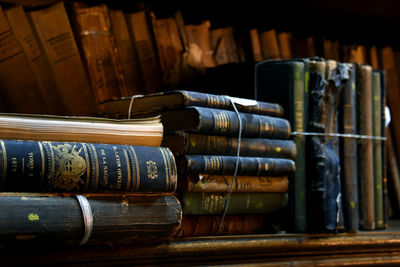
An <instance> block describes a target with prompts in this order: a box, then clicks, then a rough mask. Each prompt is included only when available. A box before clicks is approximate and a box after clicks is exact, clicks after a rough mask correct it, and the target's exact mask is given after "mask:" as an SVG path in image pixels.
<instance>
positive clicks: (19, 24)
mask: <svg viewBox="0 0 400 267" xmlns="http://www.w3.org/2000/svg"><path fill="white" fill-rule="evenodd" d="M4 13H5V14H6V16H7V20H8V23H9V24H10V27H11V29H12V30H13V32H14V34H15V37H16V38H17V40H18V42H19V44H20V45H21V48H22V50H23V52H24V54H25V56H26V59H27V60H28V64H29V66H30V67H31V70H32V72H33V73H34V74H35V76H36V79H37V82H38V85H39V88H40V91H41V95H42V96H43V99H44V100H45V102H46V105H47V108H48V111H49V112H50V113H51V114H58V115H62V114H65V108H64V106H63V105H62V103H61V101H60V95H59V93H58V91H57V90H56V88H57V87H56V86H57V85H56V82H55V80H54V77H53V74H52V72H51V69H50V66H49V64H48V62H47V60H46V55H45V54H44V52H43V51H41V49H40V46H39V42H38V39H37V38H36V36H35V35H34V34H33V31H32V27H31V25H30V24H29V21H28V19H27V17H26V14H25V12H24V9H23V7H22V6H15V7H13V8H10V9H7V10H5V12H4ZM37 104H39V103H37ZM29 112H32V111H29Z"/></svg>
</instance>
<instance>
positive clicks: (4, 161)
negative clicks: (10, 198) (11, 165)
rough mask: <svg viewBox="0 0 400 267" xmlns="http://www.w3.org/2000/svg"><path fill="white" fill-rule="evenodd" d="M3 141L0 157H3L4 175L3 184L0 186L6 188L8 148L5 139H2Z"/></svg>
mask: <svg viewBox="0 0 400 267" xmlns="http://www.w3.org/2000/svg"><path fill="white" fill-rule="evenodd" d="M0 142H1V143H0V144H1V151H0V157H2V159H3V166H2V167H3V168H2V169H3V177H2V179H1V184H0V188H1V189H4V184H5V182H6V175H7V150H6V146H5V144H4V140H1V141H0Z"/></svg>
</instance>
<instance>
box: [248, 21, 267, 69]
mask: <svg viewBox="0 0 400 267" xmlns="http://www.w3.org/2000/svg"><path fill="white" fill-rule="evenodd" d="M249 34H250V41H251V51H252V53H253V60H254V62H259V61H262V60H263V59H264V58H263V55H262V52H261V43H260V36H259V35H258V31H257V29H251V30H250V31H249Z"/></svg>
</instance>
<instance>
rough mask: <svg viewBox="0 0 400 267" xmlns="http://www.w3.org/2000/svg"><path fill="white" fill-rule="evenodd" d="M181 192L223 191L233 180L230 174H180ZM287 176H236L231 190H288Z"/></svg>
mask: <svg viewBox="0 0 400 267" xmlns="http://www.w3.org/2000/svg"><path fill="white" fill-rule="evenodd" d="M179 179H180V183H181V185H180V187H181V191H182V192H213V193H217V192H225V193H228V192H229V191H230V188H231V184H232V182H233V176H232V175H212V174H187V175H184V176H180V177H179ZM288 186H289V180H288V177H287V176H237V177H236V179H235V183H234V185H233V187H232V192H288Z"/></svg>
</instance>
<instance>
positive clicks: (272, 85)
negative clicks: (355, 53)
mask: <svg viewBox="0 0 400 267" xmlns="http://www.w3.org/2000/svg"><path fill="white" fill-rule="evenodd" d="M308 62H309V60H308V59H293V60H281V61H263V62H260V63H258V64H256V66H255V95H256V99H257V100H258V101H271V102H273V103H279V104H280V105H282V107H283V110H284V111H285V113H284V118H285V119H287V120H288V121H289V122H290V126H291V129H292V130H293V131H295V132H298V133H302V132H305V131H306V126H307V118H308V94H309V88H308V86H309V84H308V82H309V67H308V64H309V63H308ZM293 140H294V142H295V143H296V148H297V155H296V158H295V163H296V172H295V173H294V175H292V176H290V178H289V179H290V182H289V192H290V193H289V195H290V199H289V213H290V215H289V217H290V218H289V220H290V222H291V223H290V228H291V229H290V230H291V231H294V232H305V231H306V227H307V226H306V225H307V221H306V220H307V219H306V177H307V176H306V157H307V154H306V151H305V148H306V138H305V136H302V135H296V136H294V137H293Z"/></svg>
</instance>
